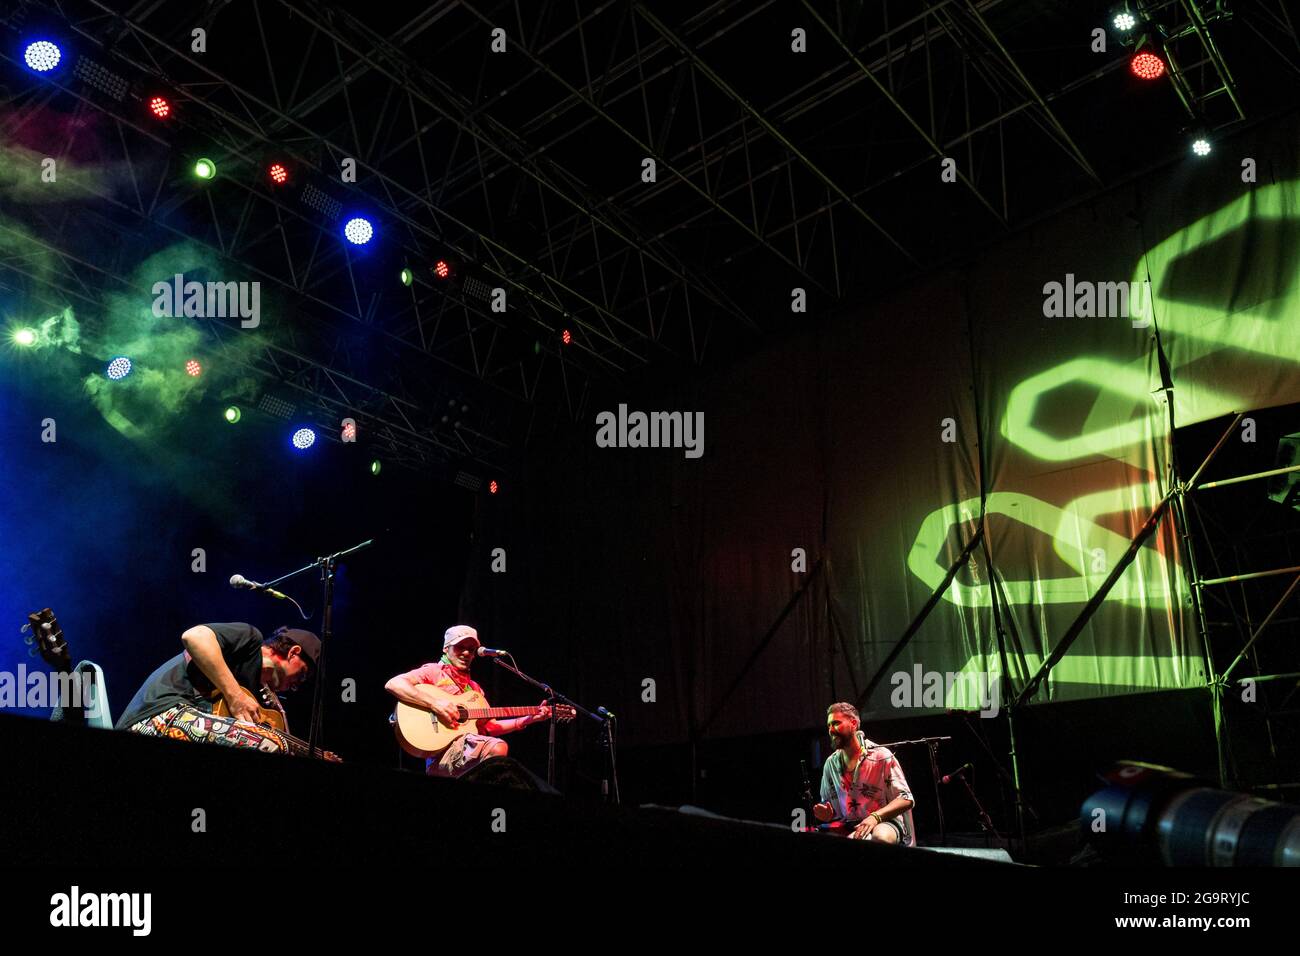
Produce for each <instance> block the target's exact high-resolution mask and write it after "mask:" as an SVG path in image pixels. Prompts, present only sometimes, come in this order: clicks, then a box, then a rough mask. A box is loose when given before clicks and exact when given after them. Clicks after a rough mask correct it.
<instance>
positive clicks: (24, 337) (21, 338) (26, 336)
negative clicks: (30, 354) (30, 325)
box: [14, 329, 36, 348]
mask: <svg viewBox="0 0 1300 956" xmlns="http://www.w3.org/2000/svg"><path fill="white" fill-rule="evenodd" d="M35 344H36V330H35V329H18V330H17V331H15V332H14V345H21V346H22V347H23V348H27V347H28V346H30V345H35Z"/></svg>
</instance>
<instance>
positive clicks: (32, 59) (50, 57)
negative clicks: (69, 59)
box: [23, 40, 63, 73]
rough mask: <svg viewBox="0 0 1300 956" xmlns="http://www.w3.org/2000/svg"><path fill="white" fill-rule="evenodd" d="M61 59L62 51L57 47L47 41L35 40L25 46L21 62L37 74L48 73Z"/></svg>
mask: <svg viewBox="0 0 1300 956" xmlns="http://www.w3.org/2000/svg"><path fill="white" fill-rule="evenodd" d="M62 59H63V51H62V50H60V49H59V45H58V44H57V43H51V42H50V41H49V40H36V41H34V42H32V43H29V44H27V49H26V50H24V51H23V60H24V61H26V63H27V68H28V69H30V70H35V71H36V72H37V73H48V72H50V70H52V69H54V68H55V67H56V66H58V65H59V61H60V60H62Z"/></svg>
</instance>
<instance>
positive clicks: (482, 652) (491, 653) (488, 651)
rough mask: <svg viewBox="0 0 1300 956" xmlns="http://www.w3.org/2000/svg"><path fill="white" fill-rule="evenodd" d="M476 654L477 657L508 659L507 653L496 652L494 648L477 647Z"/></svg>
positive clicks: (508, 653) (508, 654)
mask: <svg viewBox="0 0 1300 956" xmlns="http://www.w3.org/2000/svg"><path fill="white" fill-rule="evenodd" d="M477 653H478V656H479V657H509V656H510V652H509V651H498V650H497V649H496V648H493V647H483V646H482V645H480V646H479V649H478V652H477Z"/></svg>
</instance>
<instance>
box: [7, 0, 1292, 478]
mask: <svg viewBox="0 0 1300 956" xmlns="http://www.w3.org/2000/svg"><path fill="white" fill-rule="evenodd" d="M691 6H695V7H697V9H695V10H693V11H692V10H691ZM1130 6H1131V7H1132V9H1133V10H1134V12H1135V14H1137V16H1138V18H1139V21H1140V23H1141V25H1140V27H1139V29H1138V30H1137V31H1136V34H1141V35H1144V36H1146V37H1147V38H1148V39H1149V40H1150V41H1151V42H1153V43H1155V44H1156V46H1157V48H1158V49H1162V50H1163V52H1164V53H1165V54H1166V56H1167V57H1169V58H1170V59H1171V62H1172V64H1173V65H1175V66H1176V67H1177V69H1176V70H1175V71H1174V73H1173V75H1172V76H1167V77H1165V78H1164V79H1161V80H1159V81H1157V82H1154V83H1143V82H1142V81H1139V80H1136V79H1135V78H1133V77H1132V76H1130V75H1129V72H1128V70H1127V61H1128V57H1129V55H1130V54H1131V52H1132V51H1131V50H1130V49H1128V48H1126V47H1125V46H1124V45H1123V44H1122V43H1121V41H1120V39H1119V37H1118V36H1117V34H1115V33H1114V32H1112V31H1108V32H1107V49H1106V51H1105V52H1097V51H1094V50H1093V48H1092V47H1093V42H1094V41H1093V36H1092V31H1093V30H1094V29H1095V28H1097V27H1104V26H1106V24H1107V23H1108V21H1109V15H1108V11H1109V10H1110V8H1111V7H1112V5H1111V4H1105V3H1094V2H1066V0H1059V2H1058V0H978V2H977V0H932V2H927V0H889V2H871V3H848V2H827V0H779V2H778V0H767V2H760V0H719V2H714V3H704V4H697V5H686V4H669V3H658V2H654V3H637V2H609V3H555V2H532V0H530V2H527V3H519V2H515V3H510V2H488V0H483V2H477V0H475V2H457V0H448V2H435V3H431V4H427V5H423V4H408V3H400V2H399V3H388V4H384V3H364V4H363V3H359V2H355V3H348V4H343V5H331V4H324V3H316V2H311V0H231V2H208V3H192V2H184V3H182V2H162V0H151V2H137V3H123V2H101V0H61V2H59V3H57V4H52V5H45V4H27V5H18V6H17V7H16V8H14V7H12V6H11V9H10V12H9V14H8V16H7V18H6V19H5V21H4V24H5V26H6V28H7V30H6V43H5V49H4V51H3V56H4V59H5V60H6V61H7V63H6V64H5V67H6V69H5V71H4V73H3V84H4V85H3V91H4V93H5V96H6V101H7V107H6V110H5V113H4V115H3V118H2V119H3V124H4V132H5V138H6V140H7V142H8V143H9V144H11V145H13V144H18V145H22V146H24V147H26V148H29V149H31V150H34V151H36V152H38V153H40V152H42V151H44V152H45V153H46V154H48V153H50V152H51V151H53V150H60V151H61V152H60V153H59V155H66V156H68V157H70V158H72V159H74V160H77V161H80V162H83V163H89V164H94V163H100V164H103V165H104V166H105V168H109V169H114V170H119V171H122V170H124V171H125V172H123V173H121V176H120V177H119V178H118V179H117V180H115V181H114V184H113V186H112V188H110V189H100V190H95V189H88V191H87V193H86V195H85V196H84V197H83V199H84V201H79V202H77V203H75V204H68V203H61V204H57V205H51V204H27V205H23V206H22V207H21V208H18V207H15V208H13V209H12V210H11V213H12V215H13V216H14V217H15V219H16V220H17V221H19V222H21V223H22V225H23V228H24V229H25V230H26V235H27V239H28V241H30V242H32V243H34V244H36V245H37V246H39V247H40V249H41V250H42V252H44V253H45V254H47V255H49V256H52V257H53V258H54V260H55V262H56V266H55V267H54V268H53V269H49V270H43V271H41V272H40V273H37V272H36V271H35V270H32V269H29V268H26V267H25V266H24V259H23V257H22V256H21V255H15V254H13V252H12V247H8V246H7V247H6V249H7V250H8V252H7V254H6V255H5V257H4V260H3V262H0V280H3V282H4V285H5V288H6V289H8V290H9V291H10V292H11V293H17V294H22V295H27V296H30V297H32V298H33V299H38V298H39V299H40V300H41V301H42V302H46V303H52V304H56V305H57V304H59V303H60V302H62V303H63V304H68V303H71V304H73V305H74V306H76V307H77V308H78V309H79V310H81V312H82V313H83V314H85V315H87V316H88V317H93V314H94V311H95V302H96V301H97V299H98V297H100V296H101V295H103V294H104V293H105V292H123V291H129V290H126V289H124V288H123V287H122V284H123V283H124V282H125V281H126V280H125V277H126V276H127V275H128V274H129V273H130V271H131V267H132V265H133V264H135V263H138V262H140V261H141V260H142V259H143V258H144V257H145V256H147V255H148V254H149V253H150V252H152V251H154V250H156V249H158V248H160V247H162V246H165V245H166V244H167V243H169V242H174V241H175V240H176V239H179V238H189V239H193V240H196V241H198V242H201V243H203V244H205V245H206V246H208V247H209V248H210V250H211V251H212V253H213V255H214V256H217V257H219V258H221V259H222V260H224V261H227V262H230V263H233V264H236V265H235V266H233V267H232V275H233V274H238V275H239V277H247V278H257V279H260V280H261V281H262V283H263V285H264V286H266V287H267V288H268V290H269V291H268V293H267V295H268V298H270V300H271V301H272V302H273V303H274V306H275V310H276V312H275V315H276V321H274V322H268V323H267V326H266V327H265V328H262V329H259V330H258V333H257V334H258V335H259V337H260V338H259V344H260V351H258V353H257V354H256V355H248V354H246V353H243V352H241V359H240V360H241V361H242V362H244V363H245V364H246V365H247V366H248V367H249V368H250V369H251V370H252V371H254V372H256V373H257V374H258V375H259V376H260V377H261V378H262V379H263V380H264V381H265V382H266V387H267V389H268V391H280V392H284V391H286V390H287V391H288V392H290V393H292V394H293V395H295V396H297V398H298V400H299V401H301V402H304V403H306V404H308V405H312V406H313V407H315V408H316V409H317V411H318V413H319V414H320V416H321V417H322V420H328V419H330V417H331V416H333V417H334V418H337V416H338V414H340V413H344V414H349V415H352V416H354V417H355V418H356V419H357V420H358V422H360V423H361V424H362V429H363V433H364V434H366V435H368V436H369V437H370V438H371V440H373V441H375V442H376V443H377V444H379V445H381V446H382V447H385V448H386V449H387V450H388V453H389V454H390V456H397V457H398V458H400V459H402V460H405V461H407V462H408V463H410V464H413V465H416V464H434V465H448V464H451V465H454V466H459V464H463V463H465V462H476V463H477V467H478V468H480V470H481V469H482V468H484V467H488V466H490V467H495V468H500V467H504V466H507V465H508V463H509V461H510V459H511V456H512V455H513V453H514V452H516V451H518V449H519V448H520V447H521V446H522V445H523V443H525V442H527V441H528V440H530V439H532V440H536V438H537V436H538V435H541V434H545V433H546V431H547V430H548V429H552V428H555V427H562V426H563V425H564V423H565V422H569V421H573V420H575V419H577V418H579V417H581V416H583V415H584V410H585V409H586V407H587V402H588V401H589V400H590V396H591V394H592V393H593V389H594V390H596V391H597V392H599V391H600V390H601V389H603V388H605V387H608V386H609V385H611V384H617V383H618V382H620V381H623V380H625V379H626V377H627V376H628V375H630V374H632V373H638V374H658V370H661V369H681V368H689V367H692V366H709V365H713V364H717V363H725V362H727V361H731V360H734V359H735V358H736V357H737V356H738V355H741V354H744V353H745V352H747V351H749V350H751V349H753V348H755V347H756V346H758V345H759V344H761V343H762V342H764V341H766V340H770V339H773V338H776V337H779V336H781V335H784V334H788V333H791V332H793V331H795V330H796V329H798V328H799V327H800V326H801V325H802V324H804V323H806V322H808V321H810V319H811V318H813V317H815V316H817V315H822V314H825V313H826V312H827V311H829V310H831V309H833V308H837V307H841V306H843V305H845V304H849V303H854V302H860V301H865V300H869V299H870V298H871V297H872V296H876V295H879V294H880V293H881V292H882V291H884V290H885V289H888V288H889V287H891V286H893V285H896V284H897V283H899V282H901V281H905V280H906V279H908V278H910V277H912V276H915V275H917V274H920V273H923V272H924V271H926V270H929V269H933V268H935V267H936V266H937V265H940V264H942V263H944V262H947V261H951V260H953V259H954V258H956V257H960V256H961V255H963V254H965V253H967V252H969V251H971V250H972V249H974V248H977V247H978V246H980V245H983V244H987V243H988V242H990V241H993V240H995V239H996V238H997V237H998V236H1000V235H1003V234H1005V233H1006V232H1007V231H1009V230H1012V229H1016V228H1019V227H1022V226H1024V225H1025V224H1026V223H1029V222H1032V221H1034V220H1037V219H1039V218H1041V217H1043V216H1045V215H1047V214H1049V213H1051V212H1052V211H1054V210H1057V209H1060V208H1062V207H1064V206H1067V205H1069V204H1072V203H1075V202H1078V201H1080V200H1082V199H1084V198H1086V197H1087V196H1089V195H1092V194H1095V193H1097V192H1098V191H1100V190H1103V189H1106V188H1109V187H1111V186H1114V185H1115V184H1117V183H1120V182H1122V181H1124V180H1125V179H1126V178H1128V177H1131V176H1133V175H1135V174H1137V173H1138V172H1140V171H1143V170H1146V169H1150V168H1152V167H1153V166H1156V165H1159V164H1161V163H1167V162H1169V161H1171V160H1179V161H1184V160H1183V157H1186V156H1187V147H1188V131H1189V129H1190V128H1191V127H1194V126H1197V125H1202V124H1203V125H1204V126H1205V127H1206V128H1208V129H1210V130H1211V131H1214V132H1216V133H1217V134H1218V135H1219V136H1223V135H1226V134H1227V133H1229V132H1230V131H1231V130H1232V128H1233V127H1235V126H1239V125H1242V124H1246V123H1251V122H1258V121H1260V120H1263V119H1265V118H1267V117H1269V116H1270V115H1273V114H1276V113H1278V112H1282V111H1287V110H1290V109H1294V108H1295V107H1296V105H1297V102H1298V101H1300V82H1298V79H1300V43H1297V39H1296V35H1295V27H1296V26H1297V25H1298V24H1300V19H1298V18H1297V4H1296V3H1295V2H1267V0H1259V2H1237V3H1227V2H1219V3H1215V2H1206V0H1200V2H1191V0H1172V2H1149V3H1148V2H1144V3H1133V4H1131V5H1130ZM195 28H203V29H205V30H206V43H207V49H206V51H204V52H194V51H193V50H192V48H191V43H192V31H193V30H194V29H195ZM497 28H500V29H503V30H504V31H505V36H506V52H504V53H496V52H493V50H492V31H493V30H494V29H497ZM795 30H803V31H804V33H805V36H806V52H794V51H792V49H791V46H792V43H793V42H794V40H793V34H792V31H795ZM41 32H47V33H50V34H51V35H55V36H58V37H60V38H62V39H61V42H62V43H63V45H64V46H65V47H66V49H68V50H69V51H70V52H69V59H70V60H77V59H79V58H81V57H85V58H86V59H87V60H88V61H89V62H91V63H94V64H97V65H98V66H100V67H102V68H104V69H106V70H108V71H110V72H111V73H114V74H116V75H118V76H120V77H122V78H123V79H125V80H126V82H127V93H126V94H125V95H124V96H122V97H120V98H119V97H117V96H116V95H113V94H111V93H107V92H105V91H104V90H103V89H100V88H97V87H96V86H95V84H93V83H89V82H87V81H86V80H85V78H84V74H74V73H73V72H72V71H71V70H68V71H62V72H61V73H60V75H58V76H55V77H44V76H36V75H33V74H31V73H30V72H27V71H24V70H23V69H22V68H21V64H20V61H21V54H20V53H16V52H15V50H16V49H18V44H19V42H20V40H21V39H22V38H25V37H29V36H32V35H35V34H36V33H41ZM1136 34H1135V35H1136ZM158 93H162V94H165V95H166V96H168V97H169V98H170V99H172V100H173V102H175V104H176V110H175V114H174V116H173V117H172V118H171V119H170V120H169V122H167V123H165V124H160V123H157V122H155V121H154V120H152V119H151V118H150V117H148V116H147V113H146V111H145V110H144V103H145V101H146V99H147V97H148V96H150V95H154V94H158ZM51 117H53V118H54V119H53V120H52V119H51ZM52 140H57V142H54V141H52ZM196 155H210V156H212V158H214V159H215V160H216V161H217V163H218V168H219V171H220V175H219V177H218V179H217V180H215V181H214V182H212V183H209V184H204V186H203V187H202V188H198V187H196V184H195V182H194V180H193V179H192V178H191V177H190V176H189V175H188V169H189V167H190V166H191V165H192V162H193V158H194V156H196ZM349 157H350V158H353V159H355V160H356V167H357V178H356V182H355V184H353V183H347V182H343V181H342V180H341V178H340V168H341V163H342V162H343V160H344V159H345V158H349ZM647 157H653V159H654V160H655V163H656V177H655V181H653V182H646V181H644V180H643V175H642V172H643V160H645V159H646V158H647ZM941 157H951V158H953V159H955V160H956V172H957V174H958V177H959V178H958V181H956V182H950V183H946V182H943V181H942V180H941V178H940V172H941V169H940V158H941ZM273 158H274V159H280V160H281V161H284V162H286V163H287V164H288V165H289V167H290V169H291V171H292V176H291V180H290V183H289V184H288V185H287V186H285V187H284V188H276V187H273V186H272V185H271V184H270V183H269V182H268V180H267V178H266V176H265V167H266V163H267V162H269V161H270V160H271V159H273ZM1185 161H1191V160H1185ZM313 195H314V196H321V195H324V196H328V197H330V198H332V199H333V200H336V201H337V202H338V203H339V208H340V209H341V210H342V211H344V212H345V213H350V212H352V211H354V210H355V211H364V212H365V214H366V215H369V216H370V217H371V218H372V219H374V221H375V222H376V225H377V229H378V236H377V239H376V240H375V241H374V242H372V243H371V244H370V245H369V246H367V247H365V248H364V249H362V250H359V251H358V250H353V249H352V248H351V247H348V246H347V245H346V244H344V243H343V242H342V241H340V239H339V237H338V225H339V223H338V221H337V219H335V218H334V217H332V216H330V215H327V214H325V213H322V212H321V211H320V209H318V208H316V207H315V206H314V205H312V204H310V203H309V202H308V201H307V200H308V198H309V197H310V196H313ZM317 205H318V204H317ZM6 228H9V227H6ZM439 258H445V259H447V260H449V261H450V262H452V263H453V265H454V267H455V269H456V277H455V279H454V281H451V282H443V281H440V280H438V279H437V278H436V277H434V276H433V275H432V273H431V271H430V266H431V265H432V263H433V262H434V261H435V260H437V259H439ZM403 265H410V266H411V267H412V268H413V269H414V271H415V273H416V281H415V284H414V285H413V286H412V287H410V288H407V287H404V286H403V285H402V284H401V283H400V282H399V281H398V280H397V273H398V270H399V269H400V268H401V267H402V266H403ZM467 279H470V280H478V282H480V283H482V285H478V284H477V283H475V282H473V281H471V282H466V280H467ZM494 287H500V288H503V289H505V290H506V303H507V307H506V310H505V311H504V312H494V311H493V310H492V309H491V307H490V304H489V302H488V300H487V299H485V298H484V296H483V295H482V290H484V289H491V288H494ZM794 287H801V288H804V289H806V290H807V295H808V314H804V315H800V314H793V313H792V311H791V308H790V302H791V289H792V288H794ZM137 291H138V290H137ZM91 320H92V321H93V318H92V319H91ZM564 330H568V331H569V332H570V334H571V343H570V344H567V345H566V344H565V343H564V342H563V341H562V339H561V333H562V332H563V331H564ZM206 332H207V334H209V335H210V336H211V337H212V338H213V340H214V342H220V341H223V340H229V337H230V336H232V335H235V334H238V329H237V328H233V327H231V326H230V325H223V324H222V323H221V322H208V323H207V329H206ZM643 370H644V371H643ZM448 409H451V410H452V411H451V413H450V414H449V413H448Z"/></svg>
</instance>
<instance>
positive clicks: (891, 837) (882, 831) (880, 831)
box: [871, 826, 898, 843]
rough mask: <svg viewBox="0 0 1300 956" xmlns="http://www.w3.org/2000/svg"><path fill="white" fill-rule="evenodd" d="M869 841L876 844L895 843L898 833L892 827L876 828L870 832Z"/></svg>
mask: <svg viewBox="0 0 1300 956" xmlns="http://www.w3.org/2000/svg"><path fill="white" fill-rule="evenodd" d="M871 839H872V841H874V842H876V843H897V842H898V831H897V830H895V829H894V828H893V827H882V826H877V827H875V829H873V830H872V831H871Z"/></svg>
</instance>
